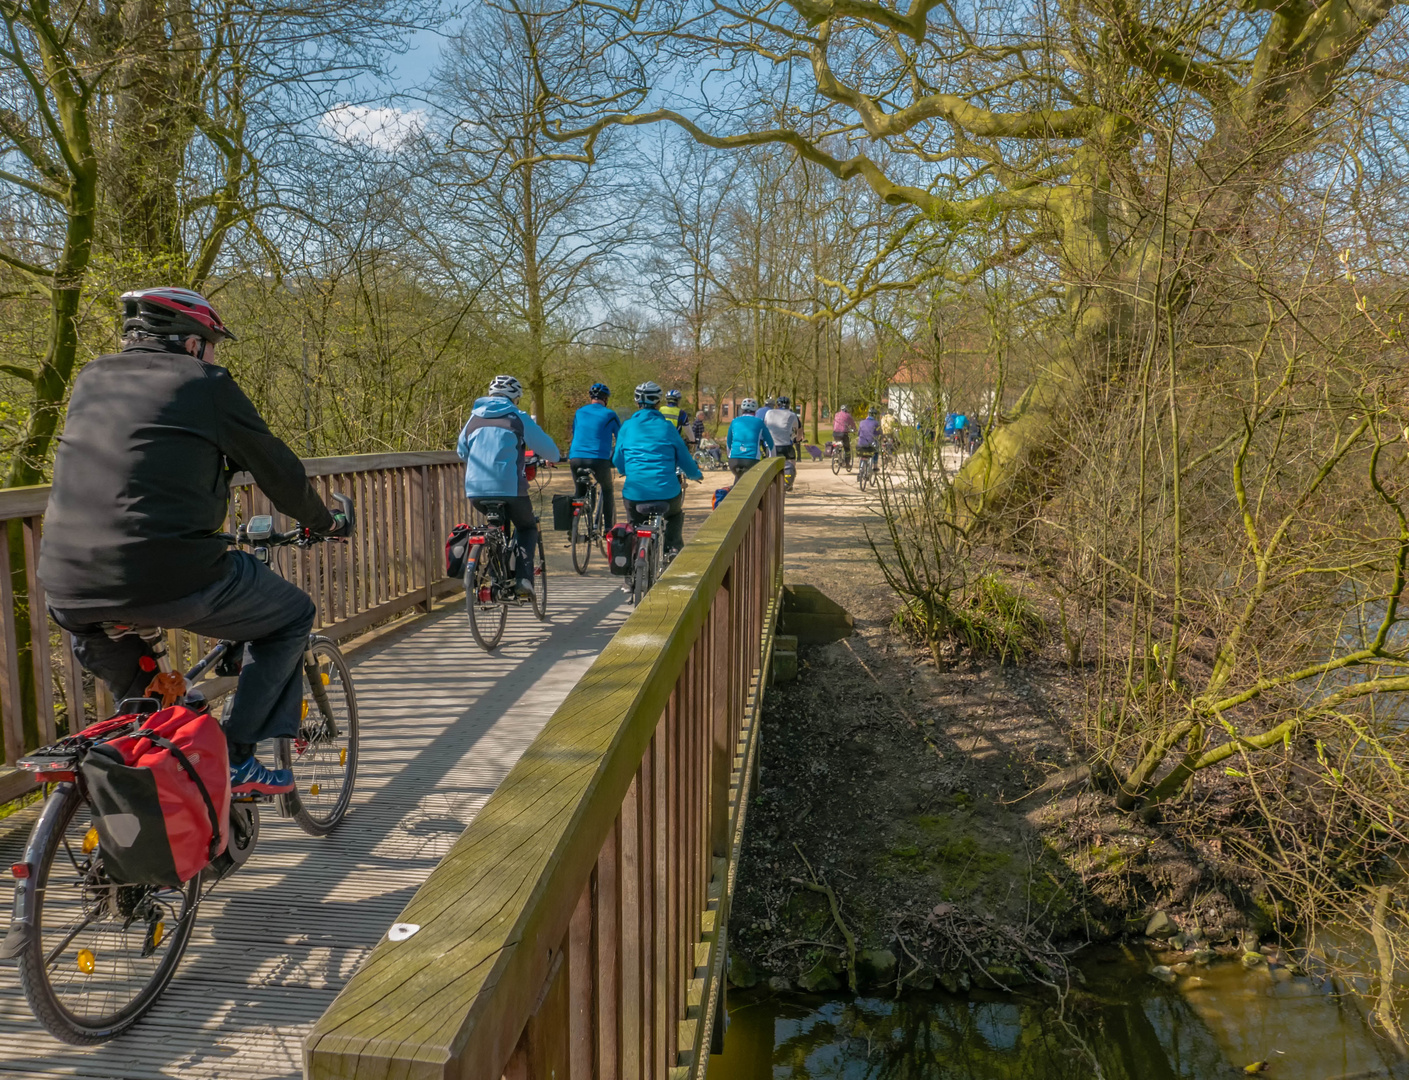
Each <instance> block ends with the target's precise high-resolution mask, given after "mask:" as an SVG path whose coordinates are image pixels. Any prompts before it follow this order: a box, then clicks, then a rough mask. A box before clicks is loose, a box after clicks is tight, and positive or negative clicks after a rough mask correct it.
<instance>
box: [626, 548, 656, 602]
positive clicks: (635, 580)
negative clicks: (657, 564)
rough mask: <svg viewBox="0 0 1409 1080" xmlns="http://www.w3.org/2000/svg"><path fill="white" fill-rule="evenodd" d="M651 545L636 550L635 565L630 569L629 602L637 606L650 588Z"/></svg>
mask: <svg viewBox="0 0 1409 1080" xmlns="http://www.w3.org/2000/svg"><path fill="white" fill-rule="evenodd" d="M650 551H651V545H650V544H645V545H642V546H640V547H638V548H637V550H636V563H635V565H634V566H632V567H631V602H632V603H633V604H639V603H640V602H641V599H642V597H644V596H645V595H646V591H647V590H648V589H650V587H651V577H650V574H651V556H650Z"/></svg>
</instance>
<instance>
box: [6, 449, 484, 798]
mask: <svg viewBox="0 0 1409 1080" xmlns="http://www.w3.org/2000/svg"><path fill="white" fill-rule="evenodd" d="M304 469H305V470H306V471H307V473H308V475H309V476H310V477H311V478H312V480H313V484H314V487H315V488H317V489H318V492H319V494H320V495H321V496H322V497H323V500H324V501H325V502H328V503H331V495H332V493H333V492H334V491H339V492H342V493H344V494H346V495H349V496H351V497H352V499H353V502H354V504H355V505H356V510H357V527H356V529H355V530H354V532H353V535H352V536H351V537H350V538H349V539H348V540H347V542H346V543H338V544H321V545H319V546H317V547H316V548H311V549H309V550H307V551H301V550H294V549H283V550H282V551H280V552H279V553H278V554H277V556H276V558H275V559H274V562H273V564H272V565H273V567H274V569H276V570H277V571H279V572H280V573H282V574H283V575H284V576H285V577H287V578H289V579H290V580H291V581H294V582H295V583H297V584H298V585H299V586H300V587H302V588H303V589H304V590H306V591H307V592H308V593H309V595H310V596H312V597H313V601H314V603H315V605H316V606H317V608H318V616H317V621H316V623H315V624H314V625H315V628H317V629H318V630H319V631H320V632H321V633H323V634H326V635H327V636H329V637H331V638H334V639H336V640H343V639H346V638H349V637H353V636H355V635H357V634H360V633H363V632H364V631H366V630H367V629H369V628H370V627H372V626H374V625H377V624H378V623H382V622H385V621H387V620H388V619H391V618H394V617H396V616H398V615H400V614H402V613H404V612H406V611H409V610H411V609H413V608H417V607H420V608H422V609H428V608H429V607H430V605H431V604H432V603H433V602H434V600H435V598H436V597H437V596H439V595H442V594H445V593H448V592H452V591H455V590H456V589H459V588H461V587H462V586H461V583H460V582H459V581H451V580H449V579H447V578H445V576H444V567H443V564H442V557H443V555H442V550H441V544H442V542H443V540H444V537H445V535H446V534H447V533H448V532H449V530H450V528H451V527H452V526H453V525H454V524H455V523H456V522H458V521H466V520H469V517H470V513H471V512H470V508H469V504H468V501H467V500H466V499H465V494H464V491H465V489H464V482H463V466H462V465H461V464H460V461H459V459H458V458H457V457H456V455H455V453H454V451H438V450H437V451H424V452H415V453H406V454H357V455H350V456H345V457H326V458H309V459H307V460H305V461H304ZM48 499H49V487H48V485H43V486H35V487H27V488H13V489H9V490H0V567H5V568H8V567H10V566H11V565H12V560H11V553H12V551H14V553H15V554H16V555H17V556H18V559H17V560H16V561H17V562H20V563H22V565H23V567H24V583H25V590H24V592H23V593H20V594H17V591H16V589H15V588H14V587H13V580H12V578H11V575H10V574H8V573H4V574H0V750H3V757H0V762H3V763H5V764H4V765H0V802H4V801H6V800H8V799H10V798H13V797H14V796H15V795H16V794H20V793H22V791H23V790H24V788H25V787H26V786H27V785H28V779H27V777H26V776H25V775H24V774H19V773H16V772H15V771H14V770H13V769H10V768H7V767H6V766H7V765H13V763H14V761H15V760H16V758H18V757H19V756H20V755H21V754H22V753H23V752H24V751H26V750H30V749H33V748H34V747H35V746H36V745H39V744H40V743H43V742H48V741H52V739H53V738H54V736H55V735H56V734H59V733H63V732H64V731H66V730H70V731H71V730H78V729H79V728H80V727H82V726H83V725H84V724H86V723H89V722H91V721H92V720H93V719H96V718H97V717H99V716H101V715H105V714H106V710H107V708H109V707H110V705H111V702H110V701H109V700H108V698H107V693H106V689H105V688H104V687H102V686H101V685H96V684H94V682H93V680H92V679H91V678H89V677H86V676H85V675H84V674H83V672H82V671H81V670H80V668H79V666H78V663H77V660H76V658H75V657H74V654H73V643H72V641H71V639H70V637H69V635H68V634H67V633H66V632H62V631H60V630H59V628H58V627H57V626H55V625H53V624H52V623H51V622H50V620H48V619H47V618H46V616H45V607H44V590H43V587H42V586H41V584H40V582H39V579H38V576H37V574H36V564H37V561H38V559H37V555H38V552H39V545H40V540H41V536H42V533H43V514H44V510H45V507H46V506H47V504H48ZM261 513H274V510H273V507H272V506H270V504H269V500H268V499H267V498H266V497H265V496H264V494H263V493H262V492H261V491H260V490H259V489H258V488H257V487H256V486H255V485H254V483H253V481H252V480H251V478H250V477H249V475H248V474H247V473H240V474H236V475H235V476H234V477H233V478H232V481H231V515H230V522H229V524H231V525H233V524H234V523H235V522H236V521H246V520H248V519H249V518H250V517H251V516H253V515H254V514H261ZM275 517H276V519H277V520H276V525H275V527H276V528H280V529H283V528H287V527H288V524H289V523H288V522H287V521H286V520H284V519H283V517H282V515H278V514H275ZM21 640H42V641H43V642H44V647H42V648H38V649H28V650H25V651H24V652H23V654H22V652H21V648H20V642H21ZM168 645H169V647H170V649H171V651H172V656H173V659H174V660H175V662H176V663H177V664H186V663H191V662H194V660H195V659H196V657H197V656H199V655H200V653H202V652H203V651H204V650H205V649H206V648H208V647H209V645H210V642H209V641H208V640H206V639H203V638H198V637H196V636H195V635H192V634H186V633H184V632H182V631H172V632H171V633H170V634H169V641H168ZM26 661H27V662H26ZM56 676H57V677H56Z"/></svg>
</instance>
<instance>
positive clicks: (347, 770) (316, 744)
mask: <svg viewBox="0 0 1409 1080" xmlns="http://www.w3.org/2000/svg"><path fill="white" fill-rule="evenodd" d="M310 648H311V650H312V652H313V658H314V666H313V668H312V669H310V667H309V665H308V660H307V657H306V656H305V658H304V669H303V679H304V683H305V685H306V686H307V690H308V694H309V696H311V697H312V698H313V704H312V705H311V706H310V705H308V700H307V698H305V699H304V704H305V706H307V711H306V712H305V714H304V717H303V719H302V721H301V722H300V727H299V737H298V738H297V739H279V740H278V743H277V746H276V749H275V756H276V758H277V760H278V767H279V768H281V769H289V770H291V771H292V772H293V774H294V784H295V786H296V788H297V790H296V792H295V795H294V796H292V797H289V796H282V797H281V799H282V809H283V811H284V813H285V814H286V815H287V816H289V817H292V818H293V819H294V821H295V822H296V823H297V824H298V827H299V828H300V829H302V830H303V831H304V832H306V833H308V834H309V835H310V836H326V835H327V834H328V833H330V832H332V831H333V830H334V829H335V828H337V826H338V822H340V821H342V819H343V817H344V816H345V815H346V814H347V808H348V806H349V805H351V803H352V789H353V788H354V787H355V786H356V784H357V759H358V734H359V731H358V725H357V693H356V691H355V690H354V688H353V685H352V673H351V672H350V671H349V670H348V666H347V661H346V660H345V659H343V655H342V653H341V652H340V651H339V650H338V647H337V646H336V645H334V644H333V643H332V642H331V641H329V640H328V639H327V638H325V637H315V638H314V639H313V641H312V643H311V646H310ZM325 664H326V666H327V669H328V670H326V671H325V670H324V665H325ZM315 679H316V682H315ZM339 714H341V715H339ZM334 785H335V786H334Z"/></svg>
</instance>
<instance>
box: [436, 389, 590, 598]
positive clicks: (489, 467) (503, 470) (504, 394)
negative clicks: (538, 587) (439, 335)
mask: <svg viewBox="0 0 1409 1080" xmlns="http://www.w3.org/2000/svg"><path fill="white" fill-rule="evenodd" d="M521 397H523V386H522V384H520V382H519V380H518V379H516V378H514V377H513V376H512V375H496V376H494V381H493V382H491V383H490V384H489V392H488V393H487V394H486V395H485V396H484V397H482V398H480V399H479V400H478V401H476V402H475V405H474V408H473V409H472V410H470V418H469V420H467V421H465V426H464V428H463V430H461V432H460V438H459V441H458V442H456V444H455V452H456V453H457V454H459V455H460V460H461V461H463V462H464V463H465V495H466V497H467V498H468V499H469V500H470V505H471V506H473V507H474V508H475V509H476V510H480V511H483V509H484V505H483V504H484V503H487V502H494V503H503V504H504V507H505V511H506V512H507V514H508V517H509V521H510V522H512V523H513V526H514V546H515V548H516V549H517V552H518V554H517V556H516V557H515V559H514V566H515V569H516V576H517V577H518V592H519V595H520V596H521V597H523V598H525V599H527V600H532V599H533V598H534V595H533V557H534V552H535V551H536V550H537V547H538V518H537V516H535V515H534V512H533V500H532V499H531V498H530V497H529V494H528V476H527V474H526V473H525V472H524V452H525V451H526V450H532V451H533V452H534V453H535V454H537V455H538V456H539V457H540V458H542V459H543V460H544V461H557V460H558V456H559V455H558V445H557V443H555V442H553V440H552V439H550V438H549V437H548V434H547V433H546V432H545V431H544V430H543V429H542V428H541V427H539V426H538V425H537V424H536V423H535V422H534V420H533V418H532V417H531V416H529V415H528V413H526V412H524V411H523V410H522V409H520V408H519V407H518V400H519V398H521ZM608 490H610V489H608Z"/></svg>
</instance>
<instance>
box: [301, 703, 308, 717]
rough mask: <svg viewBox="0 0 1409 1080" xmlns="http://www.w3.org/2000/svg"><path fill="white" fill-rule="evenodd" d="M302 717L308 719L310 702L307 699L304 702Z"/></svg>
mask: <svg viewBox="0 0 1409 1080" xmlns="http://www.w3.org/2000/svg"><path fill="white" fill-rule="evenodd" d="M300 719H302V720H307V719H308V702H307V701H305V702H304V703H303V716H301V717H300Z"/></svg>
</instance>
